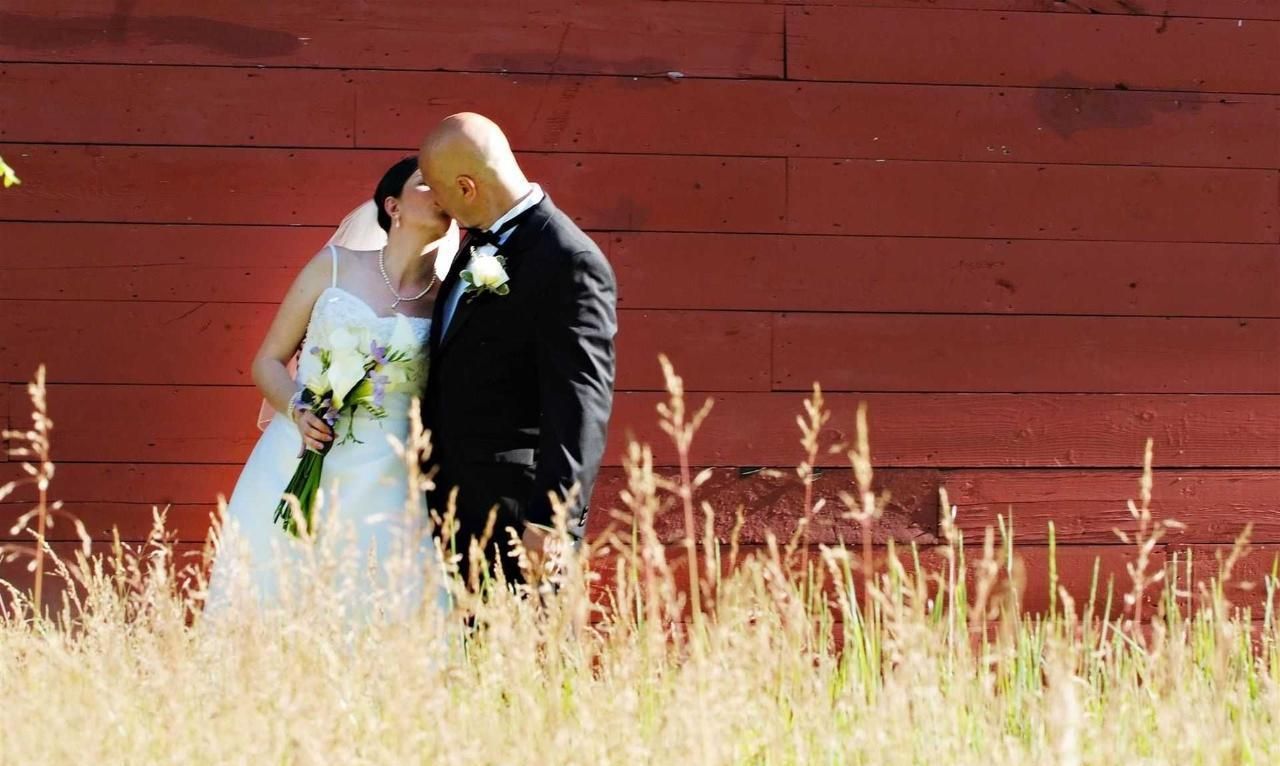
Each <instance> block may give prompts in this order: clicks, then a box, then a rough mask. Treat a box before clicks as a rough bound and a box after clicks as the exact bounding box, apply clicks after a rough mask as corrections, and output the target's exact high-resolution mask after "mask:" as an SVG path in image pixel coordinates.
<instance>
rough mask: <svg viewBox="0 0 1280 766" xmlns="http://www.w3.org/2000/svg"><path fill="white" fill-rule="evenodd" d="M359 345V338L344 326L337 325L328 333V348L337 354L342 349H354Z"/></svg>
mask: <svg viewBox="0 0 1280 766" xmlns="http://www.w3.org/2000/svg"><path fill="white" fill-rule="evenodd" d="M359 345H360V338H359V337H357V336H356V334H355V333H353V332H351V331H350V330H348V329H347V328H345V327H339V328H338V329H336V330H334V331H333V332H331V333H329V350H330V352H331V353H334V354H337V353H341V352H343V351H355V350H356V349H357V348H358V347H359Z"/></svg>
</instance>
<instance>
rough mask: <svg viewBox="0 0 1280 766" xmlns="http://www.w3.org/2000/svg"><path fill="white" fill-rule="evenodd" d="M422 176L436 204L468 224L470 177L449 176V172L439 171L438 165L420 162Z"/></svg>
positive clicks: (471, 188) (471, 187)
mask: <svg viewBox="0 0 1280 766" xmlns="http://www.w3.org/2000/svg"><path fill="white" fill-rule="evenodd" d="M420 168H421V170H422V177H423V179H424V180H425V181H426V182H427V184H428V185H430V186H431V192H432V194H433V195H434V196H435V202H436V206H437V207H438V208H440V210H441V211H443V212H444V214H445V215H447V216H449V217H450V218H452V219H454V220H456V221H457V222H458V223H459V224H460V225H462V226H468V225H470V223H471V221H470V220H469V216H468V211H470V209H471V204H470V198H473V197H474V185H471V184H469V183H467V182H469V181H470V179H466V178H463V177H450V174H449V173H443V172H439V171H440V170H441V168H440V167H439V166H438V165H435V164H432V163H427V162H422V163H421V164H420Z"/></svg>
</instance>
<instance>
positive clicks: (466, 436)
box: [206, 113, 617, 611]
mask: <svg viewBox="0 0 1280 766" xmlns="http://www.w3.org/2000/svg"><path fill="white" fill-rule="evenodd" d="M455 226H456V227H457V229H460V230H461V234H460V236H461V241H460V242H458V240H457V237H458V236H459V233H458V231H457V230H456V229H455ZM455 252H456V255H455V254H454V253H455ZM446 264H447V266H446ZM616 298H617V289H616V283H615V280H614V275H613V271H612V270H611V268H610V266H609V264H608V262H607V261H606V260H605V258H604V255H603V254H602V253H601V251H600V249H599V247H597V246H596V244H595V243H594V242H593V241H592V240H591V239H590V238H589V237H588V236H587V235H586V234H584V233H583V232H582V230H581V229H579V228H578V226H577V225H575V224H574V223H573V221H572V220H571V219H570V218H569V217H568V216H566V215H565V214H564V213H562V212H561V211H560V210H559V209H558V208H556V206H555V205H554V204H553V203H552V201H551V199H550V197H549V196H548V195H547V194H546V193H545V192H544V191H543V190H542V189H541V188H540V187H539V186H538V185H537V184H533V183H530V182H529V181H528V180H527V179H526V177H525V175H524V173H523V172H522V171H521V169H520V166H519V164H518V162H517V161H516V158H515V156H514V154H513V153H512V150H511V147H510V145H509V143H508V141H507V138H506V137H505V136H504V135H503V133H502V131H501V129H500V128H499V127H498V126H497V125H496V124H494V123H493V122H492V121H490V120H489V119H487V118H485V117H483V116H480V115H477V114H472V113H463V114H457V115H453V116H451V117H448V118H446V119H445V120H444V121H442V122H441V123H440V124H439V126H437V127H436V128H435V129H434V130H433V131H432V132H431V133H430V134H428V135H427V137H426V138H425V139H424V141H423V144H422V147H421V150H420V152H419V154H418V156H417V157H416V158H414V157H410V158H406V159H404V160H401V161H400V162H397V163H396V164H395V165H394V166H392V167H391V168H390V169H389V170H388V171H387V172H386V174H385V176H384V177H383V178H382V179H381V181H380V182H379V183H378V185H377V187H376V190H375V192H374V194H373V197H372V199H371V200H369V201H367V202H366V203H365V204H364V205H362V206H361V207H360V208H357V210H356V211H353V213H352V214H351V215H349V216H348V217H347V219H346V220H344V221H343V224H342V226H340V227H339V229H338V232H337V233H336V234H335V235H334V237H333V239H331V240H330V243H329V244H328V245H327V246H326V247H325V248H324V249H323V250H321V251H320V252H319V253H318V254H316V255H315V256H314V257H313V258H312V259H311V260H310V262H309V263H307V265H306V266H305V267H303V269H302V270H301V272H300V273H299V274H298V275H297V277H296V278H295V280H294V282H293V284H292V285H291V286H290V288H289V290H288V292H287V294H286V295H285V297H284V299H283V301H282V303H281V305H280V307H279V309H278V312H277V314H276V316H275V318H274V320H273V321H272V323H271V326H270V328H269V330H268V332H267V335H266V337H265V339H264V340H263V343H262V346H261V348H260V349H259V351H258V353H257V355H256V356H255V358H254V363H253V377H254V382H255V383H256V384H257V386H258V388H259V389H260V390H261V391H262V393H263V395H264V397H265V399H266V401H267V403H268V404H270V405H271V408H272V409H273V410H274V413H273V416H272V418H271V420H270V423H269V424H268V425H267V426H266V428H265V429H264V431H263V433H262V435H261V437H260V438H259V441H258V443H257V445H256V446H255V447H254V450H253V452H252V454H251V455H250V457H249V459H248V461H247V462H246V464H245V466H244V469H243V471H242V473H241V475H240V478H239V480H238V482H237V484H236V487H235V490H234V492H233V493H232V495H231V498H230V500H229V501H228V503H227V505H226V510H225V513H224V515H223V520H222V525H221V529H220V532H219V536H218V538H219V539H218V547H217V551H216V554H215V558H214V564H213V572H212V575H211V579H210V582H209V592H208V595H207V598H206V611H220V610H226V609H229V608H233V607H236V606H237V605H239V604H242V603H243V602H244V601H246V600H250V597H249V595H248V594H253V598H252V600H253V601H256V602H258V603H266V604H270V603H275V602H278V601H279V599H280V597H281V593H280V590H281V587H282V586H281V579H280V574H281V563H282V562H281V561H280V559H279V554H280V552H281V551H287V550H289V549H290V547H291V546H293V547H295V548H296V546H297V545H298V541H297V540H296V539H294V535H291V534H290V531H295V533H296V530H297V529H298V528H299V527H301V528H302V529H305V530H307V531H308V532H310V533H311V534H313V535H314V536H315V537H316V538H319V537H323V536H324V535H325V533H326V530H328V529H329V528H330V527H331V526H332V527H333V528H335V529H336V528H338V527H339V526H345V527H346V528H347V529H348V530H349V533H350V535H351V542H352V543H353V544H354V546H355V547H354V549H352V554H353V555H355V556H358V557H359V561H360V562H361V567H362V568H363V569H364V570H365V572H364V574H363V575H362V576H364V577H369V578H373V579H375V580H376V579H377V578H379V577H380V576H381V575H382V574H383V573H382V572H380V568H381V567H382V565H383V564H384V563H385V562H388V561H389V559H390V557H391V556H392V555H393V552H394V551H396V550H398V549H400V550H403V548H404V546H403V541H404V540H406V539H409V540H415V541H416V542H415V543H413V544H411V545H410V559H411V561H412V566H413V568H414V569H413V570H411V571H419V572H423V573H425V572H427V571H428V570H429V569H430V568H431V567H433V566H436V565H437V564H436V562H438V561H440V560H441V559H440V555H441V554H440V551H441V550H442V549H443V550H447V551H451V552H456V554H457V555H460V556H461V561H460V562H459V565H460V568H461V572H462V574H463V576H464V579H466V580H467V581H471V582H474V581H476V579H478V578H477V577H476V575H478V574H481V573H480V572H479V571H477V570H479V569H480V568H481V567H494V566H497V567H500V568H501V570H502V572H501V574H502V576H503V577H504V578H505V579H506V581H507V582H509V583H518V582H521V581H522V572H521V569H520V566H519V565H518V562H517V560H516V557H515V556H514V555H513V554H514V550H513V549H514V548H515V539H517V538H518V539H519V541H520V543H521V547H523V548H524V549H525V550H526V551H529V552H531V553H533V554H534V555H535V556H536V555H538V554H541V553H542V552H543V550H544V548H545V547H546V546H547V544H548V541H549V539H550V538H549V535H550V534H551V531H552V523H553V508H554V504H553V502H552V498H553V497H555V498H558V502H566V501H567V518H568V522H569V528H570V531H571V533H572V534H573V535H574V536H576V537H579V538H580V537H581V535H582V532H583V529H584V527H585V518H586V512H587V501H588V499H589V498H590V496H591V488H592V485H593V483H594V480H595V476H596V472H597V470H598V468H599V465H600V461H601V458H602V456H603V453H604V445H605V431H606V427H607V424H608V419H609V414H610V410H611V406H612V391H613V382H614V336H615V334H616V331H617V320H616ZM295 358H296V360H297V373H296V375H295V374H291V373H290V370H289V364H290V361H291V360H292V359H295ZM414 402H418V403H419V407H420V413H419V414H420V416H421V420H422V424H423V426H424V428H425V429H426V430H427V431H429V433H430V438H431V448H430V450H429V452H428V457H427V458H426V459H425V464H424V465H423V466H422V468H423V469H424V470H425V471H428V472H430V475H431V476H432V484H433V486H434V488H433V489H431V490H430V491H429V492H428V495H427V497H426V498H425V501H426V502H425V505H426V507H427V508H429V509H430V511H431V513H432V515H428V514H425V513H411V512H410V509H412V508H414V507H415V506H416V505H419V504H418V503H416V502H415V500H416V498H413V497H410V496H409V493H410V492H416V491H417V488H416V487H414V486H411V485H413V484H415V482H413V481H412V480H411V479H410V475H409V474H410V471H409V468H410V466H408V465H406V463H405V461H404V458H403V457H402V456H401V454H400V452H398V451H397V447H396V442H399V443H401V444H402V443H404V442H405V440H406V439H407V438H408V437H409V432H410V416H411V413H410V409H411V407H412V406H413V403H414ZM389 437H392V438H389ZM300 488H301V490H300ZM317 488H319V489H321V490H322V491H321V493H320V496H321V497H322V498H323V502H322V503H321V504H319V507H318V508H315V509H313V508H312V507H311V506H310V497H311V495H312V494H314V492H315V490H316V489H317ZM313 510H314V511H315V512H314V513H313V512H312V511H313ZM446 510H451V511H452V517H453V518H454V519H455V521H456V523H455V524H453V525H452V529H451V530H446V534H444V535H442V534H441V531H440V530H439V529H436V528H434V526H435V525H432V524H430V523H429V519H431V518H432V516H435V517H436V518H438V517H439V515H441V514H445V513H446ZM298 516H301V519H299V518H298ZM299 521H301V522H303V523H301V524H299ZM448 532H452V534H451V535H450V534H448ZM477 542H482V543H484V544H485V545H486V546H487V547H485V548H483V549H481V548H480V547H479V546H478V545H473V544H474V543H477ZM473 551H478V552H479V554H480V555H478V556H473V555H472V553H473ZM365 561H367V562H368V563H369V566H368V567H365V566H364V563H363V562H365ZM285 566H287V560H286V563H285ZM491 571H492V570H490V572H491ZM415 579H416V581H415ZM426 579H428V578H425V577H423V578H411V582H410V583H409V587H410V588H419V589H421V590H419V592H418V593H416V594H411V596H410V599H411V600H413V599H418V600H421V599H423V598H428V599H429V598H435V599H437V600H438V601H441V602H443V599H444V598H445V597H444V596H443V595H441V593H440V592H439V591H437V592H436V593H435V594H433V595H432V594H428V592H427V591H426V590H425V588H426V587H427V585H426V584H425V581H426ZM245 585H248V586H250V587H249V589H248V590H246V589H245V588H244V586H245Z"/></svg>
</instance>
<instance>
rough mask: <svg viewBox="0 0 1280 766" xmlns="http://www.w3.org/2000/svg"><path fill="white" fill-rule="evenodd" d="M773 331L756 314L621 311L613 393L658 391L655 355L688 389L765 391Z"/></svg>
mask: <svg viewBox="0 0 1280 766" xmlns="http://www.w3.org/2000/svg"><path fill="white" fill-rule="evenodd" d="M772 327H773V321H772V317H771V316H770V315H768V314H762V313H755V312H741V311H733V312H723V311H627V310H623V311H620V312H619V313H618V340H617V354H618V372H617V375H618V382H617V387H618V389H620V390H655V391H661V390H663V388H664V387H665V381H664V380H663V377H662V368H661V366H660V365H659V362H658V355H659V354H666V356H667V357H668V358H669V359H670V360H671V363H672V364H674V365H676V367H677V368H679V369H680V370H681V373H680V374H681V376H682V377H683V378H684V379H685V385H686V386H687V387H689V388H696V389H701V390H706V391H768V390H769V387H770V380H771V377H772V374H773V373H772V369H771V366H770V365H771V361H772V358H771V354H772V347H773V336H772Z"/></svg>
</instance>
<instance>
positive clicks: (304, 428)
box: [294, 410, 333, 452]
mask: <svg viewBox="0 0 1280 766" xmlns="http://www.w3.org/2000/svg"><path fill="white" fill-rule="evenodd" d="M294 422H295V423H297V425H298V433H300V434H302V445H303V446H304V447H306V448H307V449H311V450H315V451H316V452H320V451H322V450H323V449H324V445H325V443H326V442H331V441H333V429H332V428H330V427H329V424H328V423H326V422H324V421H323V420H321V419H320V417H319V416H317V415H316V414H315V413H314V412H311V411H310V410H299V411H298V412H297V415H296V416H295V417H294Z"/></svg>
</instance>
